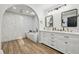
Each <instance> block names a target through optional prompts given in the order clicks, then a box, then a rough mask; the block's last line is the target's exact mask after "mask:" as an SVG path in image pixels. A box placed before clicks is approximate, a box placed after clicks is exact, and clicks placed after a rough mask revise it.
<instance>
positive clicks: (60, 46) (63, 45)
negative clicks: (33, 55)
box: [40, 31, 79, 54]
mask: <svg viewBox="0 0 79 59" xmlns="http://www.w3.org/2000/svg"><path fill="white" fill-rule="evenodd" d="M40 37H41V38H40V43H44V44H46V45H48V46H50V47H52V48H54V49H56V50H58V51H60V52H62V53H68V54H72V53H73V54H77V53H79V35H78V34H69V33H61V32H60V33H59V32H46V31H40Z"/></svg>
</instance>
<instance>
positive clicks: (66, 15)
mask: <svg viewBox="0 0 79 59" xmlns="http://www.w3.org/2000/svg"><path fill="white" fill-rule="evenodd" d="M77 12H78V11H77V9H72V10H69V11H65V12H62V13H61V20H62V22H61V25H62V27H77Z"/></svg>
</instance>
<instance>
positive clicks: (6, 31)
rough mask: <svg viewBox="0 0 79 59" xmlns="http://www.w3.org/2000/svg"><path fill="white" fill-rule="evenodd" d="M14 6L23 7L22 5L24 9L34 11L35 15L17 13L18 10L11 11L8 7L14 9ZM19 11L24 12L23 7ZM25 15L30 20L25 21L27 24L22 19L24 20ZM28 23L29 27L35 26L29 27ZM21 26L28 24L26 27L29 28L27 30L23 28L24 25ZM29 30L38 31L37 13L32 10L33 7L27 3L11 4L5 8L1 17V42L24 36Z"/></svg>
mask: <svg viewBox="0 0 79 59" xmlns="http://www.w3.org/2000/svg"><path fill="white" fill-rule="evenodd" d="M14 6H17V7H18V6H19V7H20V6H21V8H23V6H24V7H25V8H24V9H25V10H26V9H27V8H29V9H31V10H32V11H33V12H34V14H35V16H33V15H31V16H29V15H26V14H25V13H24V14H19V13H18V12H17V13H16V11H17V10H16V11H15V13H14V12H12V11H13V10H12V11H11V9H10V8H14V9H16V8H15V7H14ZM20 12H25V11H24V10H23V9H21V10H20ZM27 12H28V11H26V13H27ZM26 16H28V18H27V19H29V18H30V21H31V20H32V22H31V23H30V21H29V22H27V25H26V24H23V23H24V22H26V21H23V20H26ZM33 18H35V19H36V22H37V23H34V22H35V21H33V20H34V19H33ZM33 24H34V25H33ZM30 25H32V26H31V27H33V26H35V28H34V29H33V28H31V27H30ZM23 26H25V27H27V26H28V27H27V28H29V29H28V30H27V28H26V29H24V28H25V27H23ZM26 30H27V31H26ZM29 31H33V32H35V31H37V32H38V31H39V19H38V15H37V13H36V12H35V11H34V10H33V8H31V7H29V6H27V5H13V6H11V7H9V8H7V9H6V10H5V12H4V14H3V17H2V28H1V34H2V40H1V41H2V42H4V41H10V40H14V39H16V38H17V37H19V36H24V35H25V33H27V32H29Z"/></svg>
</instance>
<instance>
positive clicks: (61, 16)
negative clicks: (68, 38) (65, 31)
mask: <svg viewBox="0 0 79 59" xmlns="http://www.w3.org/2000/svg"><path fill="white" fill-rule="evenodd" d="M74 10H76V17H77V15H78V9H72V10H68V11H64V12H62V13H61V26H62V27H68V26H63V13H66V12H71V11H74ZM76 27H77V26H76Z"/></svg>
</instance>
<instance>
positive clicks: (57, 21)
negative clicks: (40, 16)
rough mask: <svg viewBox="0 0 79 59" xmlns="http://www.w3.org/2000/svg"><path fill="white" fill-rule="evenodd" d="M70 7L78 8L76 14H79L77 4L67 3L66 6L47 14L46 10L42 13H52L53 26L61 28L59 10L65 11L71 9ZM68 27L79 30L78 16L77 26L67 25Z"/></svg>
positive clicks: (78, 5)
mask: <svg viewBox="0 0 79 59" xmlns="http://www.w3.org/2000/svg"><path fill="white" fill-rule="evenodd" d="M72 9H78V14H79V4H68V5H67V6H64V7H62V8H60V9H59V10H55V11H52V12H50V13H48V14H47V12H46V13H45V14H44V15H45V16H47V15H53V27H56V28H62V26H61V12H63V11H67V10H72ZM44 25H45V23H44ZM68 28H69V29H70V30H73V31H76V30H79V17H78V26H77V27H68Z"/></svg>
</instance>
